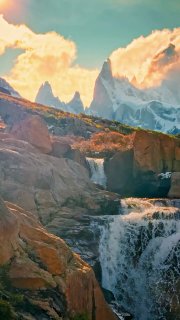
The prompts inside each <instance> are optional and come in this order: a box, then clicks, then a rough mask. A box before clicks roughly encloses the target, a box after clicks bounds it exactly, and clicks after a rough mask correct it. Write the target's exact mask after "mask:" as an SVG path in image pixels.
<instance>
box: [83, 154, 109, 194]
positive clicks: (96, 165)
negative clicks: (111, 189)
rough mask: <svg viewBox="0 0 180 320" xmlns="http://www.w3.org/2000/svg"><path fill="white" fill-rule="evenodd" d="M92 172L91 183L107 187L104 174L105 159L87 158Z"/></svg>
mask: <svg viewBox="0 0 180 320" xmlns="http://www.w3.org/2000/svg"><path fill="white" fill-rule="evenodd" d="M86 160H87V161H88V163H89V166H90V170H91V181H93V182H94V183H96V184H99V185H101V186H103V187H104V188H105V187H106V182H107V178H106V175H105V172H104V159H97V158H86Z"/></svg>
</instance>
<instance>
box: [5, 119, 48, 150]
mask: <svg viewBox="0 0 180 320" xmlns="http://www.w3.org/2000/svg"><path fill="white" fill-rule="evenodd" d="M10 133H11V134H12V135H13V136H14V137H15V138H17V139H19V140H25V141H27V142H29V143H30V144H32V145H33V146H34V147H36V148H38V149H39V150H40V151H42V152H43V153H50V152H51V151H52V145H51V139H50V135H49V132H48V128H47V126H46V124H45V123H44V121H43V120H42V119H41V118H40V117H39V116H27V117H26V118H25V119H24V120H22V121H20V122H17V123H16V124H14V125H13V127H12V128H11V130H10Z"/></svg>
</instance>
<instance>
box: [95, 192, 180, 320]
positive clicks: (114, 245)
mask: <svg viewBox="0 0 180 320" xmlns="http://www.w3.org/2000/svg"><path fill="white" fill-rule="evenodd" d="M99 228H100V244H99V256H100V257H99V259H100V264H101V268H102V286H103V287H104V288H105V289H107V290H110V291H111V292H112V293H113V294H114V296H115V299H116V301H117V302H118V304H119V305H121V306H122V307H123V308H124V309H125V310H127V311H128V312H130V313H131V314H132V315H133V317H134V319H135V320H178V319H180V200H176V201H175V200H174V201H173V200H172V201H171V200H162V201H161V200H151V199H135V198H134V199H133V198H129V199H125V200H122V201H121V208H120V215H118V216H106V217H103V223H101V225H100V226H99Z"/></svg>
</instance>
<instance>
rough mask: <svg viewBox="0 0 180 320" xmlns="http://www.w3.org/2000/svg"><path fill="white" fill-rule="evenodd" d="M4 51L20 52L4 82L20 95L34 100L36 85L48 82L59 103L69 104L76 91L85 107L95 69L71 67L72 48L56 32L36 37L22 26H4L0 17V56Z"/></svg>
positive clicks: (71, 42)
mask: <svg viewBox="0 0 180 320" xmlns="http://www.w3.org/2000/svg"><path fill="white" fill-rule="evenodd" d="M7 48H19V49H22V50H23V53H21V54H20V55H19V56H18V57H17V59H16V61H15V64H14V67H13V68H12V70H11V71H10V72H9V74H8V75H5V78H6V80H7V81H8V82H9V83H10V84H11V85H12V86H13V87H14V88H15V89H16V90H17V91H19V92H20V94H21V95H22V96H24V97H26V98H28V99H30V100H34V98H35V95H36V93H37V90H38V88H39V87H40V85H41V84H42V83H43V82H45V81H46V80H48V81H49V82H50V83H51V85H52V86H53V88H54V92H55V94H56V95H58V96H60V98H61V100H64V101H69V100H70V99H71V98H72V96H73V94H74V92H75V91H79V92H80V94H81V96H82V99H83V102H84V104H85V105H89V104H90V102H91V99H92V94H93V87H94V82H95V79H96V77H97V75H98V70H88V69H85V68H81V67H80V66H78V65H75V64H74V63H75V60H76V54H77V50H76V45H75V43H74V42H73V41H70V40H68V39H65V38H64V37H62V36H61V35H59V34H57V33H56V32H48V33H45V34H36V33H34V32H33V31H32V30H31V29H29V28H28V27H27V26H25V25H14V24H10V23H8V22H7V21H6V20H5V19H4V18H3V16H0V54H3V53H5V50H6V49H7Z"/></svg>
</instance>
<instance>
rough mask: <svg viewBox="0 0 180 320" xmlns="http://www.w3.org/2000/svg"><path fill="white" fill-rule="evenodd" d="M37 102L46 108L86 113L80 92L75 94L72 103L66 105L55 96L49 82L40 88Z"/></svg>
mask: <svg viewBox="0 0 180 320" xmlns="http://www.w3.org/2000/svg"><path fill="white" fill-rule="evenodd" d="M35 101H36V102H37V103H41V104H44V105H46V106H50V107H53V108H56V109H60V110H63V111H67V112H72V113H75V114H78V113H81V112H83V111H84V106H83V103H82V101H81V97H80V94H79V92H75V94H74V97H73V98H72V100H71V101H70V102H68V103H64V102H62V101H61V100H60V99H59V98H58V97H55V96H54V94H53V91H52V88H51V85H50V83H49V82H47V81H46V82H45V83H44V84H42V86H41V87H40V89H39V91H38V94H37V96H36V100H35Z"/></svg>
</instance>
